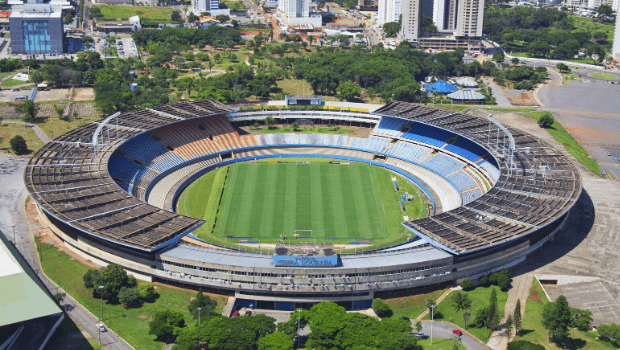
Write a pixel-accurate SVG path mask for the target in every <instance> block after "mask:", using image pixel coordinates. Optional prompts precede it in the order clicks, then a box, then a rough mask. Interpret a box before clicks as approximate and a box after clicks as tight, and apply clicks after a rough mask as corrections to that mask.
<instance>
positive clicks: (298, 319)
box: [297, 309, 302, 335]
mask: <svg viewBox="0 0 620 350" xmlns="http://www.w3.org/2000/svg"><path fill="white" fill-rule="evenodd" d="M301 311H302V309H297V312H298V315H299V316H298V317H297V335H299V323H300V321H301Z"/></svg>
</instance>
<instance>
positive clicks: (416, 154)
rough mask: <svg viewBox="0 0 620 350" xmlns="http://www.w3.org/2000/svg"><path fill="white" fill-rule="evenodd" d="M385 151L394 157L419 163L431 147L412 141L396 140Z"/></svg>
mask: <svg viewBox="0 0 620 350" xmlns="http://www.w3.org/2000/svg"><path fill="white" fill-rule="evenodd" d="M386 153H387V154H390V155H393V156H395V157H399V158H402V159H406V160H409V161H412V162H415V163H419V162H421V161H422V160H424V159H426V158H427V157H428V156H429V155H430V153H431V149H430V148H427V147H424V146H419V145H415V144H412V143H406V142H398V143H396V144H395V145H393V146H392V147H390V148H388V150H387V151H386Z"/></svg>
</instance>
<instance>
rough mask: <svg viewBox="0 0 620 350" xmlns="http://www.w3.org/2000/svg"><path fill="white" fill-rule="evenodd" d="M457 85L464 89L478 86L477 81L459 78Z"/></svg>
mask: <svg viewBox="0 0 620 350" xmlns="http://www.w3.org/2000/svg"><path fill="white" fill-rule="evenodd" d="M456 83H457V84H458V85H460V86H462V87H466V88H469V87H476V86H478V84H476V82H475V81H473V80H471V79H469V78H458V79H456Z"/></svg>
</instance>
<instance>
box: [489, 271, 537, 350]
mask: <svg viewBox="0 0 620 350" xmlns="http://www.w3.org/2000/svg"><path fill="white" fill-rule="evenodd" d="M533 280H534V275H533V274H526V275H519V276H516V277H514V278H513V279H512V288H510V290H509V291H508V300H507V301H506V306H505V307H504V317H503V318H502V320H501V322H500V328H499V330H497V331H495V332H493V333H492V334H491V337H490V338H489V341H488V342H487V345H488V346H489V347H490V348H492V349H494V350H504V349H506V347H508V341H509V339H508V338H506V337H505V336H504V327H505V323H506V319H507V318H508V315H512V314H513V313H514V310H515V306H517V300H521V318H523V316H524V315H525V303H526V301H527V297H528V295H529V291H530V287H531V286H532V281H533ZM513 335H514V333H513V334H512V335H511V338H512V336H513Z"/></svg>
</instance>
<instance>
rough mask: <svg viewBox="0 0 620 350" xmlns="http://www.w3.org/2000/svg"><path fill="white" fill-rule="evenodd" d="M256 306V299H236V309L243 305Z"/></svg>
mask: <svg viewBox="0 0 620 350" xmlns="http://www.w3.org/2000/svg"><path fill="white" fill-rule="evenodd" d="M255 306H256V302H255V301H254V300H247V299H237V300H236V301H235V306H234V309H235V310H236V309H237V308H242V307H255Z"/></svg>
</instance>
